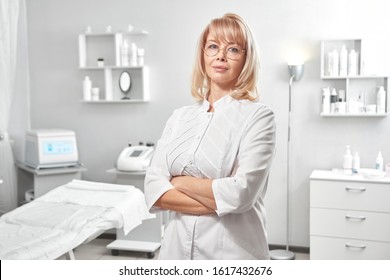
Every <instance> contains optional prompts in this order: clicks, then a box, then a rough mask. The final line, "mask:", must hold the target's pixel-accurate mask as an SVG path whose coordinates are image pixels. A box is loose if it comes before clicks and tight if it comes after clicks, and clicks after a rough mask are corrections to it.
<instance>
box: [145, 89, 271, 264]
mask: <svg viewBox="0 0 390 280" xmlns="http://www.w3.org/2000/svg"><path fill="white" fill-rule="evenodd" d="M209 106H210V104H209V103H208V101H207V100H204V101H203V102H200V103H199V104H195V105H192V106H186V107H182V108H180V109H177V110H175V111H174V112H173V114H172V116H171V117H170V118H169V120H168V121H167V123H166V126H165V128H164V131H163V134H162V136H161V139H160V140H159V141H158V143H157V147H156V151H155V154H154V157H153V160H152V162H151V166H150V168H149V169H148V170H147V173H146V178H145V197H146V203H147V206H148V207H149V209H150V210H151V212H156V211H159V210H161V209H159V208H158V207H155V206H153V205H154V203H155V202H156V201H157V199H158V198H159V197H160V196H161V195H162V194H164V193H165V192H166V191H168V190H169V189H172V188H173V186H172V184H171V183H170V179H171V178H172V177H173V176H179V175H190V176H193V177H197V178H210V179H213V182H212V190H213V194H214V197H215V201H216V205H217V210H216V214H213V215H189V214H183V213H178V212H174V211H169V221H168V222H167V224H166V227H165V231H164V238H163V242H162V247H161V250H160V259H218V260H222V259H268V258H269V251H268V243H267V235H266V230H265V209H264V204H263V199H264V195H265V192H266V189H267V181H268V174H269V169H270V165H271V161H272V158H273V153H274V147H275V123H274V114H273V112H272V111H271V110H270V108H268V107H267V106H266V105H264V104H262V103H257V102H252V101H249V100H236V99H234V98H232V97H231V96H229V95H227V96H225V97H223V98H221V99H219V100H218V101H216V102H215V103H214V104H213V106H214V112H207V111H208V109H209Z"/></svg>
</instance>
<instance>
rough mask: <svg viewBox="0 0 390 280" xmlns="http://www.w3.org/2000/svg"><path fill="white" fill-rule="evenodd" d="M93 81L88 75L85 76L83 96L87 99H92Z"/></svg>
mask: <svg viewBox="0 0 390 280" xmlns="http://www.w3.org/2000/svg"><path fill="white" fill-rule="evenodd" d="M91 91H92V82H91V80H90V79H89V77H88V76H85V78H84V81H83V98H84V100H86V101H89V100H91V94H92V93H91Z"/></svg>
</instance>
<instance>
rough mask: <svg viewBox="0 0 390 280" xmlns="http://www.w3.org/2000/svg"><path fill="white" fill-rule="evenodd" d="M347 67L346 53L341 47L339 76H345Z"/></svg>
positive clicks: (343, 47) (345, 49) (344, 48)
mask: <svg viewBox="0 0 390 280" xmlns="http://www.w3.org/2000/svg"><path fill="white" fill-rule="evenodd" d="M347 67H348V51H347V48H346V47H345V45H343V46H342V48H341V51H340V76H347Z"/></svg>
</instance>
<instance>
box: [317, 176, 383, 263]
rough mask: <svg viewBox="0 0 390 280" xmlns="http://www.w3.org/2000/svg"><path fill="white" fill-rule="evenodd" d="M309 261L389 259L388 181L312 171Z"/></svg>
mask: <svg viewBox="0 0 390 280" xmlns="http://www.w3.org/2000/svg"><path fill="white" fill-rule="evenodd" d="M310 259H325V260H328V259H336V260H343V259H350V260H355V259H361V260H368V259H374V260H376V259H390V178H380V179H365V178H363V177H361V176H359V175H343V174H340V173H337V172H332V171H322V170H315V171H313V173H312V174H311V176H310Z"/></svg>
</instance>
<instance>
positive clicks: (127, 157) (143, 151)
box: [116, 146, 153, 171]
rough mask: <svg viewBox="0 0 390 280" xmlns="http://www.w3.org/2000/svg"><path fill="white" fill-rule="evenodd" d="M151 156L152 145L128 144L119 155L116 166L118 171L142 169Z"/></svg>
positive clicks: (148, 162)
mask: <svg viewBox="0 0 390 280" xmlns="http://www.w3.org/2000/svg"><path fill="white" fill-rule="evenodd" d="M152 156H153V147H149V146H130V147H127V148H125V149H124V150H123V151H122V152H121V153H120V155H119V157H118V160H117V163H116V168H117V169H118V170H119V171H144V170H146V169H147V168H148V167H149V165H150V161H151V159H152Z"/></svg>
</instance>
